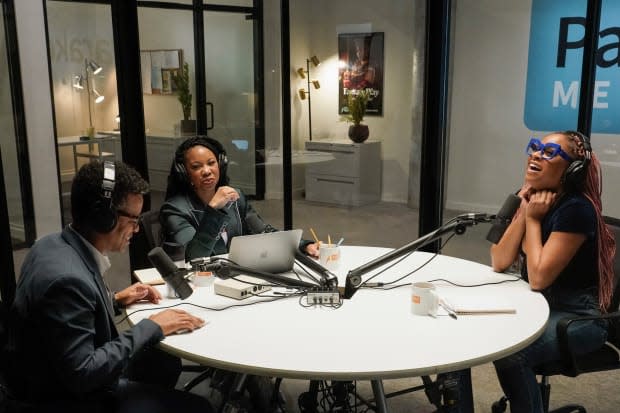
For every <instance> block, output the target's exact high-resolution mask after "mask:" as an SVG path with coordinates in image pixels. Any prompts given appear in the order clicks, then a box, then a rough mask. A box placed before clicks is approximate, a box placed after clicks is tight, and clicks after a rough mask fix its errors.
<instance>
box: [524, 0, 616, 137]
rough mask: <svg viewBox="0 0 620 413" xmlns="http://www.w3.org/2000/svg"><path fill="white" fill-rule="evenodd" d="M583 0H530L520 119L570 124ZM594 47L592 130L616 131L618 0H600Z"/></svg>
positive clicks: (546, 127)
mask: <svg viewBox="0 0 620 413" xmlns="http://www.w3.org/2000/svg"><path fill="white" fill-rule="evenodd" d="M586 8H587V0H563V1H558V0H532V15H531V23H530V24H531V26H530V45H529V54H528V69H527V86H526V94H525V110H524V122H525V125H526V126H527V127H528V128H529V129H531V130H537V131H553V130H563V129H575V128H576V127H577V116H578V106H579V89H580V82H581V61H582V58H583V44H584V40H583V38H584V34H585V15H586ZM598 42H599V44H598V50H597V51H596V65H597V68H596V84H595V90H594V109H593V113H592V132H595V133H610V134H615V133H620V1H616V0H611V1H610V0H604V1H603V5H602V12H601V26H600V32H599V39H598Z"/></svg>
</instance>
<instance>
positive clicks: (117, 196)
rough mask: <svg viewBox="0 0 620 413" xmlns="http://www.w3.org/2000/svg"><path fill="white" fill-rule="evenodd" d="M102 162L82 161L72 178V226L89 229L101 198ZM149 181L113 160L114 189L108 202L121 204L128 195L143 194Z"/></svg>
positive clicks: (132, 169) (91, 226) (120, 205)
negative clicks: (93, 212)
mask: <svg viewBox="0 0 620 413" xmlns="http://www.w3.org/2000/svg"><path fill="white" fill-rule="evenodd" d="M102 185H103V162H100V161H92V162H89V163H87V164H84V165H83V166H82V167H81V168H80V169H79V171H78V173H77V174H76V175H75V178H73V183H72V185H71V215H72V217H73V223H74V225H75V226H76V227H80V228H83V229H85V230H91V229H93V224H92V220H93V219H95V217H94V216H93V214H92V211H93V208H94V207H95V206H96V205H97V203H98V202H100V201H101V199H102V197H103V186H102ZM148 191H149V184H148V182H146V181H145V180H144V179H142V177H141V176H140V174H139V173H138V171H136V170H135V169H134V168H132V167H131V166H129V165H127V164H125V163H123V162H120V161H116V162H114V191H113V192H112V205H113V206H115V207H117V208H118V207H122V206H123V204H124V203H125V200H126V199H127V195H129V194H136V195H138V194H140V195H144V194H146V193H148Z"/></svg>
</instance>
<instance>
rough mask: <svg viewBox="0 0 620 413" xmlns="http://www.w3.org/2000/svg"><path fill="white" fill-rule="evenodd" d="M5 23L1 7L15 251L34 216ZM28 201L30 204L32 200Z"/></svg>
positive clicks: (0, 88) (0, 72)
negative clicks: (18, 127)
mask: <svg viewBox="0 0 620 413" xmlns="http://www.w3.org/2000/svg"><path fill="white" fill-rule="evenodd" d="M5 23H6V22H5V16H4V8H3V7H0V128H1V129H2V132H3V133H2V134H0V152H1V153H2V166H3V168H2V169H3V170H2V175H3V177H4V185H5V189H6V202H7V209H8V218H9V228H10V231H9V232H10V239H11V245H12V247H13V248H15V249H17V248H19V247H24V246H27V245H28V244H30V243H32V241H33V238H34V222H33V221H32V218H33V217H32V216H29V214H27V213H26V211H27V210H30V211H32V207H31V204H30V207H29V208H28V204H29V203H28V199H27V197H29V194H28V193H27V192H29V188H30V182H29V179H30V177H29V173H30V168H29V166H28V165H27V157H25V156H20V155H22V154H25V152H24V151H23V147H22V148H21V149H20V146H21V145H20V144H19V142H18V137H17V134H16V124H15V120H16V119H17V117H15V116H14V113H15V110H16V108H15V107H14V103H17V100H16V99H13V93H14V92H16V91H15V89H17V88H19V89H21V85H19V84H15V85H11V76H10V70H9V69H10V64H11V62H10V59H9V53H11V47H10V46H11V45H10V44H9V39H7V38H6V37H5V35H6V34H7V33H8V32H9V31H8V30H6V29H7V26H5ZM13 47H16V45H14V46H13ZM13 57H16V56H13ZM20 174H21V175H20ZM26 181H27V182H26ZM0 189H1V188H0ZM24 190H26V193H25V192H24ZM30 202H32V200H31V199H30ZM25 208H26V209H25Z"/></svg>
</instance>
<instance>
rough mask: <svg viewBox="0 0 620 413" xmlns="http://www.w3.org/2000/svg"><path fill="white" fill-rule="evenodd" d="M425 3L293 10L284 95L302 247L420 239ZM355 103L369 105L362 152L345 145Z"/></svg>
mask: <svg viewBox="0 0 620 413" xmlns="http://www.w3.org/2000/svg"><path fill="white" fill-rule="evenodd" d="M424 3H425V2H421V1H409V2H384V3H382V4H381V13H377V8H376V2H374V1H372V0H362V1H359V0H343V1H338V2H332V1H328V0H318V1H313V2H307V1H303V0H291V1H290V57H291V60H290V77H291V87H290V90H287V91H285V93H290V100H291V113H290V116H291V128H292V136H291V139H292V150H293V153H292V162H293V173H292V185H293V188H292V190H293V199H294V202H293V227H295V228H302V229H303V230H304V237H306V238H308V239H312V238H313V234H312V233H311V232H310V229H313V230H314V232H315V234H316V236H317V237H318V238H319V239H320V240H321V241H322V242H324V243H326V242H328V241H329V240H331V241H332V243H335V242H338V241H339V240H341V239H343V241H342V242H343V244H344V245H372V246H381V247H400V246H402V245H404V244H406V243H408V242H410V241H413V240H415V239H417V238H418V194H419V184H418V181H419V165H420V157H419V144H420V134H421V129H422V123H421V113H422V91H423V80H424V79H423V65H424V58H423V56H424V51H423V45H424V36H425V35H424V30H425V25H424V8H425V5H424ZM325 10H329V13H325ZM319 63H320V64H319ZM355 96H360V97H364V96H365V98H366V99H367V102H366V113H365V116H364V117H363V120H362V121H361V124H362V125H366V126H368V131H369V136H368V138H367V139H366V140H365V141H363V142H362V143H358V142H356V140H357V138H356V137H355V136H353V137H352V138H351V137H349V130H350V127H351V126H352V125H354V123H352V122H351V119H350V118H351V115H354V114H355V113H354V108H355V104H356V103H355V102H354V101H353V100H349V98H348V97H355ZM267 190H268V192H269V188H268V189H267Z"/></svg>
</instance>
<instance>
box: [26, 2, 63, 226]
mask: <svg viewBox="0 0 620 413" xmlns="http://www.w3.org/2000/svg"><path fill="white" fill-rule="evenodd" d="M15 18H16V20H17V36H18V42H19V58H20V64H21V68H22V86H23V93H24V110H25V113H26V133H27V135H28V150H29V157H30V171H31V177H32V186H33V194H32V196H33V201H34V213H35V225H36V233H37V237H41V236H43V235H45V234H49V233H52V232H56V231H58V230H59V229H60V227H61V220H60V205H59V189H58V178H57V177H58V174H57V170H56V158H55V153H56V144H55V140H54V128H53V123H52V98H51V95H50V88H49V77H48V66H47V49H46V44H45V24H44V22H43V5H42V2H41V1H40V0H20V1H17V2H15Z"/></svg>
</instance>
